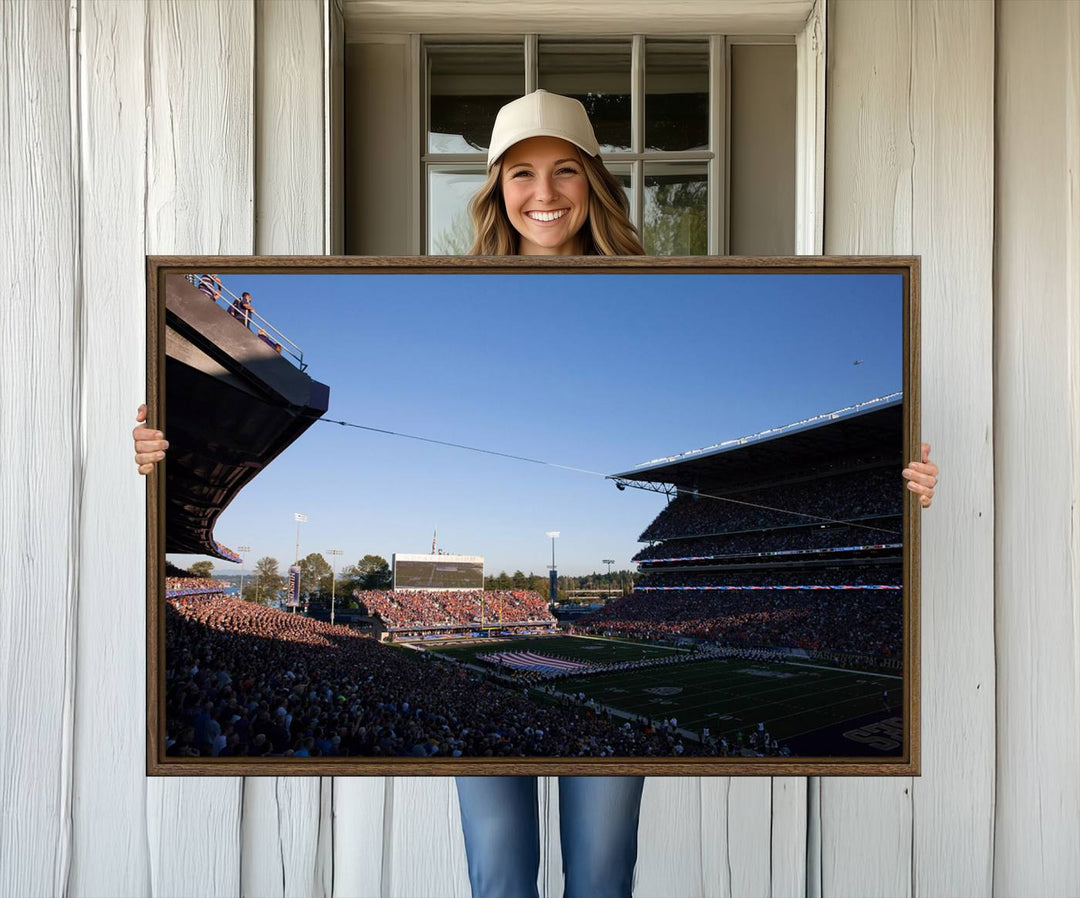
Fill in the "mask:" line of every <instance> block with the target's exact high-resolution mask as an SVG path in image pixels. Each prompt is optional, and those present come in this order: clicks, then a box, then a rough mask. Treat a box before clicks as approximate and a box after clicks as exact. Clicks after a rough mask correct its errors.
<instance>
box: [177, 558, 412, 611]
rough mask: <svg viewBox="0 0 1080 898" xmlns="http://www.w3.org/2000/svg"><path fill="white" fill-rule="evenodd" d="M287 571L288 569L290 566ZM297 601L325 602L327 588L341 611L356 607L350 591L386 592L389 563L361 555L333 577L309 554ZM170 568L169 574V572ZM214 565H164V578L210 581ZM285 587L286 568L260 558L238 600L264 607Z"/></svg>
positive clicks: (302, 561) (323, 562) (324, 562)
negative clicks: (179, 566) (356, 560)
mask: <svg viewBox="0 0 1080 898" xmlns="http://www.w3.org/2000/svg"><path fill="white" fill-rule="evenodd" d="M290 567H291V565H290ZM297 567H299V568H300V599H301V601H311V600H313V599H318V600H326V601H327V602H329V600H330V596H331V588H332V589H333V594H334V595H335V597H336V600H337V601H338V602H339V603H340V604H341V605H342V607H346V608H347V607H352V606H355V605H356V601H355V600H354V599H353V595H352V594H353V591H354V590H359V589H389V588H390V587H391V586H392V585H393V579H394V578H393V573H392V571H391V570H390V563H389V562H388V561H387V560H386V559H385V558H383V557H382V556H381V555H365V556H364V557H363V558H361V559H360V560H359V561H358V562H356V564H347V565H345V567H343V568H342V569H341V570H340V571H338V573H337V577H336V578H335V577H334V576H333V573H334V569H333V568H332V567H331V566H330V562H328V561H327V560H326V559H325V558H324V557H323V555H322V553H321V552H312V553H310V554H309V555H305V556H304V557H303V558H301V559H300V562H299V564H298V565H297ZM169 568H172V571H170V570H169ZM213 572H214V562H212V561H197V562H195V563H194V564H193V565H191V566H190V567H189V568H188V569H187V570H186V571H183V570H180V569H178V568H174V567H173V566H172V565H170V564H168V563H166V575H167V576H170V577H172V576H188V577H210V576H213ZM288 585H289V576H288V568H285V570H284V571H282V568H281V562H279V561H278V560H277V559H276V558H273V557H272V556H269V555H264V556H263V557H262V558H260V559H259V560H258V561H256V562H255V569H254V571H253V572H252V573H251V574H249V575H247V576H245V577H244V582H243V593H242V598H244V599H246V600H247V601H249V602H257V603H258V604H260V605H266V604H268V603H269V602H271V601H276V600H277V599H279V598H281V597H282V596H283V595H284V592H285V590H286V589H287V588H288Z"/></svg>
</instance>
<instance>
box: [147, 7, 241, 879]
mask: <svg viewBox="0 0 1080 898" xmlns="http://www.w3.org/2000/svg"><path fill="white" fill-rule="evenodd" d="M147 19H148V21H147V43H148V46H149V54H150V73H149V84H150V97H149V134H148V139H147V154H148V155H147V169H148V174H147V187H146V202H147V211H146V223H147V228H146V247H147V252H148V253H151V254H154V253H158V254H161V253H222V254H231V253H235V254H246V253H250V252H251V251H252V249H253V248H254V227H253V209H252V204H253V191H254V176H253V172H252V161H253V156H254V153H253V146H252V133H251V123H252V118H253V97H252V94H253V72H254V62H253V56H254V13H253V4H252V3H251V2H250V0H244V2H235V3H227V4H210V3H186V2H181V0H163V2H159V3H152V4H150V5H149V6H148V8H147ZM148 783H149V785H148V801H147V805H148V807H147V817H148V835H149V838H150V857H151V881H152V887H153V894H154V895H156V896H174V895H200V896H201V895H221V896H232V895H236V894H238V893H239V892H240V887H241V877H240V864H241V834H240V824H241V817H242V807H243V795H242V792H243V781H242V780H241V779H240V778H238V777H229V778H216V777H215V778H206V779H198V778H155V779H151V780H149V781H148Z"/></svg>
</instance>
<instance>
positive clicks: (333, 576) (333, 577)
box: [326, 549, 345, 627]
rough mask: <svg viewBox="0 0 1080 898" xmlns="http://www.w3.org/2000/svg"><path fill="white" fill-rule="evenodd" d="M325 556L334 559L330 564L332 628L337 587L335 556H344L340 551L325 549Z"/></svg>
mask: <svg viewBox="0 0 1080 898" xmlns="http://www.w3.org/2000/svg"><path fill="white" fill-rule="evenodd" d="M326 554H327V555H330V556H331V557H332V558H334V559H335V560H334V561H331V562H330V626H331V627H332V626H334V589H335V587H336V585H337V582H336V581H337V556H338V555H343V554H345V553H344V552H342V551H341V549H327V550H326Z"/></svg>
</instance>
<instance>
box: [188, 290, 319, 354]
mask: <svg viewBox="0 0 1080 898" xmlns="http://www.w3.org/2000/svg"><path fill="white" fill-rule="evenodd" d="M186 277H187V280H188V282H189V283H191V284H192V285H194V286H195V287H196V288H197V289H198V290H200V291H202V292H203V293H205V294H206V296H207V297H209V298H210V299H211V300H213V301H214V302H215V303H217V305H219V306H221V308H223V309H225V311H226V312H228V313H229V314H230V315H232V316H233V317H234V318H236V319H237V320H239V321H243V322H245V323H246V324H247V326H248V329H249V330H250V329H251V323H252V322H254V323H255V326H256V328H257V331H256V335H257V336H259V337H260V338H261V339H263V341H264V342H265V343H266V344H267V345H268V346H270V348H271V349H274V350H277V351H278V352H279V353H280V354H281V355H284V356H288V358H289V359H290V360H291V361H292V362H293V363H294V364H295V365H296V366H297V367H298V368H299V369H300V370H301V371H304V370H306V369H307V363H305V362H304V350H302V349H301V348H300V347H299V346H297V345H296V344H295V343H294V342H293V341H292V340H290V339H289V338H288V337H286V336H285V335H284V334H283V333H282V332H281V331H279V330H278V329H277V328H276V327H274V325H272V324H271V323H270V322H269V321H267V320H266V319H265V318H263V317H262V315H260V314H259V313H258V312H256V311H255V310H254V309H251V310H250V311H248V310H245V309H244V308H243V302H244V301H243V299H241V298H240V297H239V296H237V295H236V294H235V293H233V292H232V291H231V290H230V289H229V288H228V287H226V286H225V285H224V284H222V283H221V279H220V278H219V277H218V276H217V275H212V274H189V275H186ZM271 337H273V339H270V338H271Z"/></svg>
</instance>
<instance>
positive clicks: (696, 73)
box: [645, 41, 709, 151]
mask: <svg viewBox="0 0 1080 898" xmlns="http://www.w3.org/2000/svg"><path fill="white" fill-rule="evenodd" d="M645 149H646V151H656V150H707V149H709V44H708V42H706V41H692V42H691V41H647V42H646V43H645Z"/></svg>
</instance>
